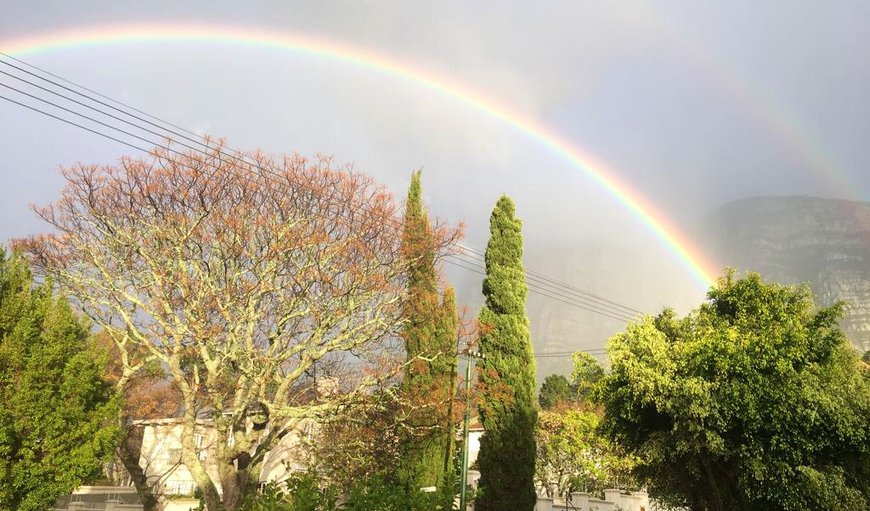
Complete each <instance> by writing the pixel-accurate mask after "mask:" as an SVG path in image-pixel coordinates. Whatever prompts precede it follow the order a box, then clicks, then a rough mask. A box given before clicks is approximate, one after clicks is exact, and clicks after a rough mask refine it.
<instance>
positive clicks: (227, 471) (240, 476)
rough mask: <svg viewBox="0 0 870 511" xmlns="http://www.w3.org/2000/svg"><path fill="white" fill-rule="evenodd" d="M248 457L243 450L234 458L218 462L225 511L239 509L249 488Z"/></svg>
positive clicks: (249, 465)
mask: <svg viewBox="0 0 870 511" xmlns="http://www.w3.org/2000/svg"><path fill="white" fill-rule="evenodd" d="M250 458H251V455H250V454H249V453H246V452H243V453H241V454H239V455H238V457H237V458H236V459H235V460H227V461H223V462H219V468H218V472H219V475H220V479H221V487H222V488H223V505H224V509H226V510H227V511H235V510H236V509H239V508H240V507H241V506H242V503H243V502H244V500H245V497H246V496H247V494H248V492H249V491H250V489H251V484H250V483H251V470H250V468H251V459H250Z"/></svg>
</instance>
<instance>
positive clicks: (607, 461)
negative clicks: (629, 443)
mask: <svg viewBox="0 0 870 511" xmlns="http://www.w3.org/2000/svg"><path fill="white" fill-rule="evenodd" d="M600 424H601V413H599V412H598V411H596V410H588V409H580V408H577V407H575V408H562V409H559V410H550V411H543V412H541V414H540V415H539V417H538V427H537V432H536V437H537V445H538V458H537V467H536V470H535V483H536V485H537V487H538V488H539V489H540V490H541V492H542V493H545V494H546V495H548V496H550V497H556V496H563V495H565V493H567V492H569V491H585V492H590V493H592V492H598V491H601V490H604V489H605V488H623V489H634V488H635V487H636V484H635V483H634V481H633V479H632V477H631V475H630V472H631V469H632V468H633V466H634V463H635V458H634V457H632V456H628V455H626V454H625V453H624V452H622V450H621V449H620V448H619V447H618V446H617V445H614V444H613V443H612V442H610V441H609V440H608V439H607V438H606V437H604V436H603V435H601V434H600V433H599V431H598V427H599V425H600Z"/></svg>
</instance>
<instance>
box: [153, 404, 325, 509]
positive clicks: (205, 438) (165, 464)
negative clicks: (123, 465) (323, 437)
mask: <svg viewBox="0 0 870 511" xmlns="http://www.w3.org/2000/svg"><path fill="white" fill-rule="evenodd" d="M136 426H138V427H141V428H142V429H143V431H142V447H141V451H140V456H139V465H140V466H141V467H142V469H143V470H144V472H145V475H146V476H147V477H148V482H149V483H150V484H152V485H153V487H154V488H155V490H156V493H157V494H158V495H163V496H167V497H168V496H172V497H177V496H192V495H193V494H194V491H195V490H196V483H195V482H194V480H193V476H192V475H191V473H190V470H188V468H187V466H186V465H185V464H184V463H183V462H182V461H181V432H182V419H175V418H172V419H156V420H142V421H137V423H136ZM312 428H313V422H312V421H310V420H308V421H301V422H300V423H299V424H298V425H297V427H296V428H294V429H293V430H292V431H291V432H290V433H288V434H287V435H286V436H284V438H282V439H281V441H280V442H279V443H278V445H276V446H275V447H274V448H273V449H272V450H271V451H269V453H267V454H266V458H265V460H264V461H263V468H262V471H261V473H260V475H259V480H260V482H267V481H281V480H284V479H285V478H286V477H287V474H288V472H291V471H297V470H301V469H304V464H303V455H302V452H301V446H302V440H303V437H305V436H308V435H310V434H311V431H312ZM217 442H218V438H217V432H216V431H215V429H214V428H213V427H212V423H211V421H209V420H200V421H198V422H197V425H196V430H195V432H194V444H195V446H196V448H197V450H198V456H199V459H200V460H202V461H203V464H204V465H205V468H206V471H207V472H208V473H209V475H210V476H211V478H212V481H215V483H216V486H217V490H218V492H221V491H222V490H221V487H220V482H219V478H218V472H217V465H216V464H215V462H214V458H215V445H217Z"/></svg>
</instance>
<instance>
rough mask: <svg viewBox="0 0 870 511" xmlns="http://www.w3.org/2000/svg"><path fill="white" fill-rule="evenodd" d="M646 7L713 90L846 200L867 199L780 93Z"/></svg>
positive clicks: (650, 19) (662, 32)
mask: <svg viewBox="0 0 870 511" xmlns="http://www.w3.org/2000/svg"><path fill="white" fill-rule="evenodd" d="M644 7H646V10H645V18H644V19H645V20H646V21H647V22H648V23H653V24H654V25H655V26H657V27H658V30H659V32H660V33H659V36H661V37H664V38H666V39H669V40H670V41H671V45H672V46H673V47H674V48H676V49H678V50H679V51H680V52H681V54H682V56H683V57H685V60H686V61H687V62H689V63H690V64H692V65H693V66H694V67H695V68H697V70H698V72H697V75H698V76H701V77H704V78H706V79H707V80H708V81H709V82H710V84H711V88H714V89H716V90H717V91H718V92H721V93H722V94H725V95H727V96H728V98H729V99H730V100H732V101H734V102H735V103H736V104H738V105H740V106H741V107H742V110H743V112H744V113H745V114H746V115H747V116H748V117H751V118H753V120H754V121H755V122H757V123H758V124H759V125H761V126H764V127H765V129H766V130H767V131H768V133H770V134H771V135H773V136H774V137H775V138H777V139H778V140H779V142H780V143H781V144H782V145H783V146H785V148H787V149H788V153H787V154H788V155H791V157H792V159H793V160H794V161H795V162H796V163H798V164H801V165H807V166H808V167H810V168H812V169H813V170H814V171H815V172H816V173H817V174H819V175H821V176H824V177H826V178H827V179H828V181H829V182H830V183H832V184H833V185H834V186H836V187H837V191H838V193H840V194H842V195H843V196H844V197H853V198H855V199H858V200H867V197H868V195H867V190H866V189H862V187H861V186H860V185H859V184H858V183H857V181H855V180H854V179H851V176H850V172H849V170H847V169H846V168H844V166H843V165H842V164H841V163H840V162H838V161H837V157H836V155H835V154H833V153H832V152H831V151H830V150H828V149H827V148H825V147H824V145H823V144H822V143H821V138H820V137H819V136H817V135H816V134H815V133H813V130H812V128H811V127H810V125H809V124H808V123H807V122H804V120H803V119H801V118H800V117H799V116H798V114H797V112H795V111H794V110H793V109H790V108H787V107H786V105H785V104H783V103H782V102H781V101H779V100H778V98H777V95H776V94H773V93H771V92H770V91H765V90H762V88H761V87H760V84H759V83H758V82H757V81H753V80H752V79H751V78H750V77H748V76H747V74H746V73H741V72H739V70H738V69H736V68H735V66H734V65H733V64H730V63H729V62H727V61H726V60H725V59H723V58H721V57H719V56H718V55H716V54H714V53H713V52H712V51H710V50H709V49H708V48H705V47H704V46H703V45H700V44H698V39H697V38H693V37H687V36H686V32H687V30H688V29H687V27H683V26H680V27H678V26H677V25H676V23H675V22H673V21H671V20H669V19H668V17H667V16H666V15H665V13H664V11H663V10H661V9H658V8H655V6H653V5H646V4H645V5H644Z"/></svg>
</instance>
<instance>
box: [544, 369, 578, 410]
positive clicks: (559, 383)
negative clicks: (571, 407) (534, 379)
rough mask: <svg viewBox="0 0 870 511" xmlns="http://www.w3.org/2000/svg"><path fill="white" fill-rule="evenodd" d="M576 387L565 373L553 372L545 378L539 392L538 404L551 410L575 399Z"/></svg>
mask: <svg viewBox="0 0 870 511" xmlns="http://www.w3.org/2000/svg"><path fill="white" fill-rule="evenodd" d="M575 399H576V398H575V395H574V389H572V388H571V384H570V383H569V382H568V378H566V377H565V375H563V374H551V375H550V376H547V377H546V378H544V383H542V384H541V390H540V392H538V404H540V405H541V409H543V410H549V409H550V408H553V407H554V406H556V405H558V404H560V403H566V402H569V401H574V400H575Z"/></svg>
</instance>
